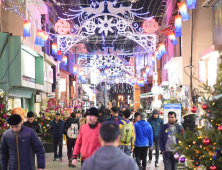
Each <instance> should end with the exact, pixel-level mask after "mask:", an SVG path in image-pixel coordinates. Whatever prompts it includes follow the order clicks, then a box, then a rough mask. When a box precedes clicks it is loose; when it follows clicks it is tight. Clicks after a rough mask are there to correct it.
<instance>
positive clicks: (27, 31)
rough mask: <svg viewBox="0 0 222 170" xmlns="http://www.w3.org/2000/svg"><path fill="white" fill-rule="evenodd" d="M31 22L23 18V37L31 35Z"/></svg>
mask: <svg viewBox="0 0 222 170" xmlns="http://www.w3.org/2000/svg"><path fill="white" fill-rule="evenodd" d="M30 30H31V23H30V20H25V21H24V24H23V37H31V31H30Z"/></svg>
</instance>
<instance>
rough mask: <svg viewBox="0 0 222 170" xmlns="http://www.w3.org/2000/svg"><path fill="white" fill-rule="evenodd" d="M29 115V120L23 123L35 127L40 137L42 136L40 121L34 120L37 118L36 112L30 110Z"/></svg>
mask: <svg viewBox="0 0 222 170" xmlns="http://www.w3.org/2000/svg"><path fill="white" fill-rule="evenodd" d="M27 117H28V121H27V122H25V123H23V125H24V126H26V127H29V128H31V129H33V130H34V131H35V132H36V133H37V135H38V137H42V128H41V125H40V124H39V123H38V122H36V121H34V120H35V116H34V113H33V112H28V114H27Z"/></svg>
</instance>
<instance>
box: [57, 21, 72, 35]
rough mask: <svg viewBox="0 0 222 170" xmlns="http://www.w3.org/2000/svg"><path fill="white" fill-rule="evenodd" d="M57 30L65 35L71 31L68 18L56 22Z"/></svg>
mask: <svg viewBox="0 0 222 170" xmlns="http://www.w3.org/2000/svg"><path fill="white" fill-rule="evenodd" d="M55 30H56V32H58V33H59V34H60V35H65V34H67V33H68V32H69V31H70V24H69V22H67V21H66V20H58V22H57V23H56V24H55Z"/></svg>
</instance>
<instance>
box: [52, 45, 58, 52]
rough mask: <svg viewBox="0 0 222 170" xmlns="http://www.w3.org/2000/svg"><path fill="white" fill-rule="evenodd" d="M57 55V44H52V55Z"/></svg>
mask: <svg viewBox="0 0 222 170" xmlns="http://www.w3.org/2000/svg"><path fill="white" fill-rule="evenodd" d="M55 54H57V44H56V43H52V55H55Z"/></svg>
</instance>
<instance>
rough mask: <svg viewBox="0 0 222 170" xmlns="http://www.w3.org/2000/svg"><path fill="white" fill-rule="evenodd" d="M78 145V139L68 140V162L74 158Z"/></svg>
mask: <svg viewBox="0 0 222 170" xmlns="http://www.w3.org/2000/svg"><path fill="white" fill-rule="evenodd" d="M75 143H76V139H67V156H68V160H69V159H71V158H72V152H73V149H74V146H75Z"/></svg>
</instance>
